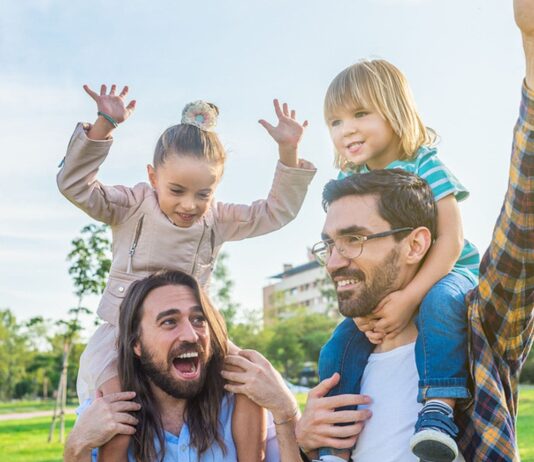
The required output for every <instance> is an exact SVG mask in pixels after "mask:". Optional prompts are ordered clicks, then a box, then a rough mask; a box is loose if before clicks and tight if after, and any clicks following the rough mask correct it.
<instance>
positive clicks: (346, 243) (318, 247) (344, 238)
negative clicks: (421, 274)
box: [311, 227, 415, 265]
mask: <svg viewBox="0 0 534 462" xmlns="http://www.w3.org/2000/svg"><path fill="white" fill-rule="evenodd" d="M414 229H415V228H410V227H405V228H395V229H390V230H389V231H383V232H381V233H376V234H369V235H368V236H363V235H361V234H343V235H341V236H338V237H336V238H335V239H325V240H322V241H319V242H316V243H315V244H314V245H313V247H312V250H311V252H312V254H313V256H314V257H315V259H316V260H317V262H318V263H319V264H320V265H326V262H327V261H328V259H329V258H330V256H331V255H332V248H333V247H334V246H335V247H336V249H337V251H338V252H339V254H340V255H342V256H343V257H345V258H348V259H349V260H354V259H356V258H358V257H359V256H360V255H361V254H362V252H363V244H364V243H365V242H367V241H369V240H371V239H378V238H379V237H386V236H391V235H393V234H397V233H402V232H407V231H413V230H414Z"/></svg>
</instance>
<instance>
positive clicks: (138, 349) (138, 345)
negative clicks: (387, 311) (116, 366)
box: [133, 340, 141, 358]
mask: <svg viewBox="0 0 534 462" xmlns="http://www.w3.org/2000/svg"><path fill="white" fill-rule="evenodd" d="M133 351H134V353H135V356H137V357H138V358H139V357H140V356H141V343H140V342H139V340H137V342H135V345H134V347H133Z"/></svg>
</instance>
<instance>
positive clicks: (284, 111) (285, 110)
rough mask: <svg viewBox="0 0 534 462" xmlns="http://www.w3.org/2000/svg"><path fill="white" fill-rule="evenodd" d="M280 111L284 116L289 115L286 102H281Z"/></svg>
mask: <svg viewBox="0 0 534 462" xmlns="http://www.w3.org/2000/svg"><path fill="white" fill-rule="evenodd" d="M282 111H283V113H284V115H285V116H286V117H289V108H288V107H287V103H284V104H282Z"/></svg>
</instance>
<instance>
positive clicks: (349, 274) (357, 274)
mask: <svg viewBox="0 0 534 462" xmlns="http://www.w3.org/2000/svg"><path fill="white" fill-rule="evenodd" d="M330 277H331V278H332V280H334V279H335V278H338V277H340V278H342V277H344V278H347V279H360V280H361V281H365V274H363V272H362V271H360V270H350V269H347V268H340V269H338V270H335V271H334V272H333V273H330Z"/></svg>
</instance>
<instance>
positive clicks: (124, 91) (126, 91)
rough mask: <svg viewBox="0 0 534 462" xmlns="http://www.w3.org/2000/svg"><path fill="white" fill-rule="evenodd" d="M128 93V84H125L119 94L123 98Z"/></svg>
mask: <svg viewBox="0 0 534 462" xmlns="http://www.w3.org/2000/svg"><path fill="white" fill-rule="evenodd" d="M127 94H128V85H124V88H123V89H122V91H121V93H120V95H119V96H120V97H121V98H124V97H125V96H126V95H127Z"/></svg>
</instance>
